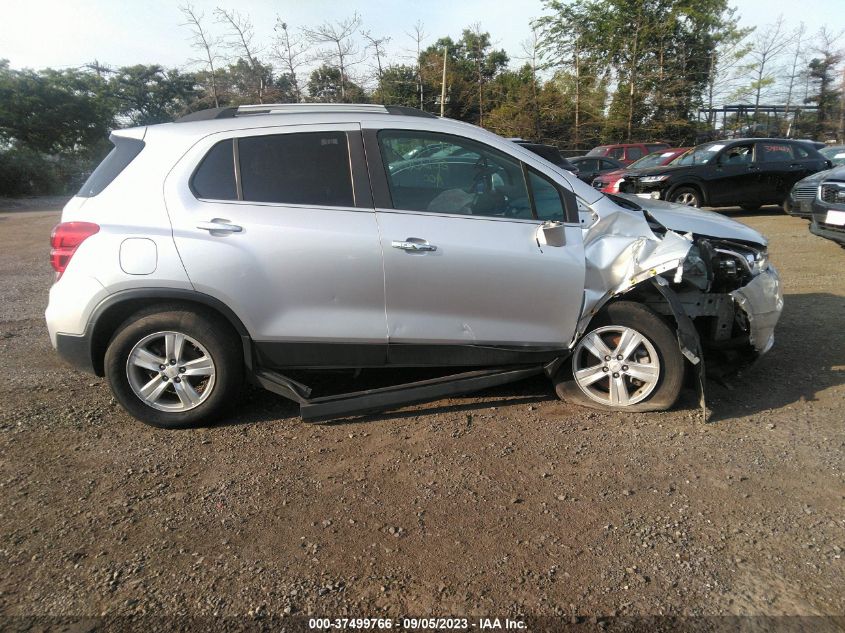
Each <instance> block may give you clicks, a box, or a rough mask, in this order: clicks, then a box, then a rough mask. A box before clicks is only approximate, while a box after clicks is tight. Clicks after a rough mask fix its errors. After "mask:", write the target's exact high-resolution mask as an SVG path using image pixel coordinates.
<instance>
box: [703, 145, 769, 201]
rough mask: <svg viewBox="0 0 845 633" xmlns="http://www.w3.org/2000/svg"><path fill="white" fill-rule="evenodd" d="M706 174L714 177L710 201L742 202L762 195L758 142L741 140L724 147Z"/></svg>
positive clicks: (709, 188)
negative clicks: (755, 144) (757, 151)
mask: <svg viewBox="0 0 845 633" xmlns="http://www.w3.org/2000/svg"><path fill="white" fill-rule="evenodd" d="M711 164H712V170H711V169H708V170H707V172H709V173H706V174H705V177H706V178H707V179H708V180H709V181H710V182H709V183H708V185H709V187H708V190H709V202H710V203H712V204H715V205H733V204H741V203H744V202H746V201H753V200H755V199H756V198H757V196H758V195H759V189H760V186H761V183H760V165H759V164H758V163H757V161H756V158H755V155H754V143H740V144H737V145H731V146H730V147H727V148H725V149H724V150H722V151H721V152H720V153H719V154H718V155H717V156H716V157H715V158H714V159H713V162H712V163H711Z"/></svg>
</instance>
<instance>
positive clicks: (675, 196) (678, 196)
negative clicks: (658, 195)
mask: <svg viewBox="0 0 845 633" xmlns="http://www.w3.org/2000/svg"><path fill="white" fill-rule="evenodd" d="M671 202H677V203H678V204H685V205H687V206H688V207H700V206H701V202H702V200H701V194H700V193H699V192H698V189H695V188H693V187H678V188H677V189H675V191H673V192H672V199H671Z"/></svg>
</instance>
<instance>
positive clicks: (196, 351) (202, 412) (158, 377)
mask: <svg viewBox="0 0 845 633" xmlns="http://www.w3.org/2000/svg"><path fill="white" fill-rule="evenodd" d="M104 364H105V371H106V377H107V379H108V381H109V385H110V386H111V389H112V392H113V393H114V395H115V398H117V400H118V401H119V402H120V404H121V405H122V406H123V408H124V409H126V411H128V412H129V414H130V415H132V416H133V417H135V418H137V419H138V420H140V421H141V422H144V423H146V424H149V425H152V426H157V427H161V428H167V429H178V428H184V427H188V426H192V425H195V424H197V423H199V422H211V421H213V420H214V419H215V418H216V417H217V416H219V415H220V413H221V412H222V411H224V410H225V409H226V407H228V406H229V405H230V404H231V403H232V401H233V400H234V398H235V396H236V395H237V392H238V390H239V389H240V386H241V383H242V382H243V352H242V351H241V348H240V342H239V341H238V339H237V335H236V333H235V332H234V331H233V330H232V328H231V327H230V326H229V324H228V323H226V321H224V320H223V319H222V318H220V317H218V316H216V315H214V314H212V313H204V312H203V313H199V312H193V311H189V310H185V309H182V308H179V307H177V306H172V307H168V306H159V307H157V308H151V309H150V310H147V311H144V312H141V313H138V314H135V315H133V316H132V317H130V318H129V319H128V320H127V321H125V322H124V323H123V324H122V325H121V326H120V327H119V328H118V329H117V331H116V332H115V334H114V336H113V338H112V340H111V342H110V343H109V346H108V349H107V350H106V356H105V363H104Z"/></svg>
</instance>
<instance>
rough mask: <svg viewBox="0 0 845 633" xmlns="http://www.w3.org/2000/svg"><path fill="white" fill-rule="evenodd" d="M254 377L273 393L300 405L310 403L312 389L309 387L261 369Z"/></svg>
mask: <svg viewBox="0 0 845 633" xmlns="http://www.w3.org/2000/svg"><path fill="white" fill-rule="evenodd" d="M254 375H255V379H256V380H257V381H258V383H259V384H260V385H261V386H262V387H264V388H265V389H266V390H267V391H272V392H273V393H276V394H279V395H280V396H284V397H285V398H288V399H289V400H293V401H294V402H298V403H299V404H302V403H304V402H308V396H310V395H311V387H307V386H306V385H303V384H302V383H299V382H296V381H295V380H293V379H291V378H288V377H287V376H283V375H282V374H279V373H276V372H275V371H270V370H268V369H259V370H258V371H256V372H255V374H254Z"/></svg>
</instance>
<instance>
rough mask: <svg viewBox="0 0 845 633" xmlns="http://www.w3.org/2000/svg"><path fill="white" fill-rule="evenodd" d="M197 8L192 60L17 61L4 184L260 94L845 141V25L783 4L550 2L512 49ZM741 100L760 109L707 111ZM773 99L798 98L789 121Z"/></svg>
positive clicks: (485, 120)
mask: <svg viewBox="0 0 845 633" xmlns="http://www.w3.org/2000/svg"><path fill="white" fill-rule="evenodd" d="M180 11H181V17H182V21H181V24H182V26H183V28H184V30H185V34H186V37H187V38H190V42H191V46H192V49H193V51H194V55H193V57H192V58H191V59H189V60H186V64H185V65H184V67H182V68H165V67H163V66H160V65H135V66H125V67H120V68H112V67H110V66H108V65H107V64H101V63H99V62H93V63H91V64H86V65H85V66H82V67H79V68H68V69H62V70H56V69H50V68H48V69H44V70H39V71H35V70H31V69H14V68H12V67H11V66H10V65H9V62H8V61H6V60H0V195H19V194H39V193H53V192H60V191H61V192H64V191H69V190H72V189H73V187H75V186H77V185H78V184H79V180H81V179H82V178H83V177H84V176H85V174H86V172H88V171H90V169H91V166H92V165H93V164H94V163H95V162H96V161H97V160H99V159H100V158H101V157H102V156H103V155H104V153H105V152H106V151H108V147H109V143H108V141H107V136H108V132H109V130H110V129H114V128H116V127H127V126H134V125H148V124H154V123H162V122H167V121H172V120H174V119H175V118H178V117H179V116H181V115H183V114H186V113H189V112H192V111H196V110H201V109H205V108H209V107H222V106H235V105H240V104H246V103H297V102H343V103H361V102H370V103H383V104H386V105H404V106H411V107H416V108H420V109H423V110H426V111H430V112H435V113H437V114H439V113H440V112H441V111H442V112H443V114H444V115H445V116H447V117H451V118H455V119H459V120H463V121H469V122H471V123H475V124H477V125H481V126H483V127H485V128H487V129H490V130H492V131H494V132H496V133H498V134H501V135H503V136H508V137H513V136H518V137H522V138H526V139H530V140H534V141H539V142H546V143H551V144H553V145H556V146H558V147H560V148H561V149H567V150H573V151H582V152H583V151H586V150H588V149H589V148H591V147H593V146H595V145H598V144H601V143H609V142H626V141H645V140H649V141H651V140H661V141H667V142H670V143H672V144H675V145H682V144H683V145H687V144H694V143H695V142H697V141H700V140H703V139H705V138H712V137H716V136H724V135H726V134H730V133H733V134H742V133H744V132H747V131H749V130H751V131H752V132H755V133H759V132H760V131H761V127H762V129H763V131H764V132H765V134H766V135H789V136H796V137H799V136H800V137H804V138H817V139H820V140H833V139H838V140H839V141H840V142H842V141H845V107H843V101H845V68H843V64H842V60H843V54H842V50H841V48H840V41H841V35H842V34H841V33H835V32H832V31H831V30H829V29H828V28H823V29H822V30H821V31H819V32H818V33H815V34H809V33H808V32H807V31H806V29H805V27H804V25H803V24H799V25H793V26H789V25H788V24H786V22H785V21H784V20H783V18H778V19H776V20H775V21H774V22H773V23H772V24H769V25H764V26H761V27H758V28H743V27H741V26H740V24H739V15H738V12H737V9H735V8H732V7H731V6H730V5H729V4H728V0H545V2H544V12H543V15H542V16H541V17H539V18H538V19H535V20H533V21H531V22H530V27H531V28H530V33H531V36H530V38H529V39H527V40H526V41H524V42H522V44H521V47H520V50H518V51H510V52H509V51H505V50H503V49H501V48H497V47H496V46H495V44H494V41H493V39H492V37H491V34H490V33H489V32H487V31H484V30H483V28H482V26H481V25H480V24H474V25H469V26H468V27H467V28H464V29H463V30H462V32H461V33H460V35H459V36H458V37H454V36H452V35H448V36H442V37H438V38H436V39H435V38H432V37H430V36H429V35H428V34H427V33H426V32H425V27H424V25H423V24H422V23H420V22H417V23H416V24H414V25H413V26H412V27H411V28H410V29H409V30H407V31H406V32H405V34H404V40H405V41H404V42H396V41H393V40H392V39H391V37H388V36H386V35H383V34H378V33H373V32H372V31H371V30H370V29H367V28H365V25H364V24H363V21H362V19H361V17H360V16H359V15H358V14H357V13H353V14H352V15H349V16H346V17H343V18H341V19H337V20H327V21H325V22H323V23H321V24H318V25H311V26H309V25H291V24H289V23H288V22H286V21H285V20H284V19H283V18H282V17H278V18H277V20H276V23H275V25H274V29H273V37H272V39H270V40H269V41H259V39H258V38H257V37H256V35H255V29H254V25H253V23H252V21H251V19H250V17H249V16H248V15H246V14H243V13H240V12H238V11H236V10H231V9H227V8H222V7H221V8H217V9H215V10H214V12H213V13H212V14H209V15H205V14H203V13H201V12H199V11H197V10H196V9H195V8H194V7H193V6H191V5H190V4H185V5H182V6H181V7H180ZM397 51H404V53H401V52H397ZM444 66H445V81H444ZM441 95H445V98H444V99H442V102H441ZM726 103H745V104H748V113H749V114H748V115H747V116H746V117H745V118H744V119H741V118H738V117H737V116H736V115H733V114H732V115H730V116H722V117H721V118H719V116H718V115H717V114H715V113H713V112H704V113H702V112H700V110H701V109H702V108H710V109H712V108H714V107H715V106H719V105H722V104H726ZM772 103H777V104H781V105H785V106H786V109H787V112H786V113H782V114H781V115H780V117H779V118H777V117H776V118H775V119H774V120H772V117H771V116H769V115H767V114H765V111H764V106H765V105H768V104H772ZM808 105H810V106H815V109H814V110H812V111H809V112H806V111H805V112H800V113H798V114H796V112H795V109H796V106H808ZM758 135H759V134H758Z"/></svg>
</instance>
